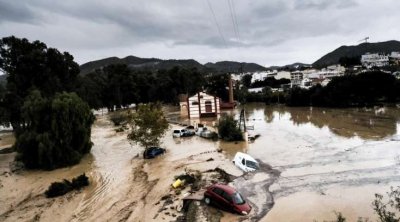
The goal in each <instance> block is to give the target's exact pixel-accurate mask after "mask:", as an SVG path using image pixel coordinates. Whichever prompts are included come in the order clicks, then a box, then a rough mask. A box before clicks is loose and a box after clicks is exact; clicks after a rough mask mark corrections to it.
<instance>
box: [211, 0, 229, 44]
mask: <svg viewBox="0 0 400 222" xmlns="http://www.w3.org/2000/svg"><path fill="white" fill-rule="evenodd" d="M207 3H208V7H209V8H210V11H211V14H212V16H213V18H214V22H215V25H216V26H217V29H218V32H219V35H220V37H221V39H222V41H223V42H224V45H225V47H227V44H226V41H225V38H224V35H223V34H222V31H221V28H220V26H219V24H218V21H217V17H216V16H215V13H214V10H213V8H212V6H211V3H210V1H209V0H207Z"/></svg>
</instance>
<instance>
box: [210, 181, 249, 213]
mask: <svg viewBox="0 0 400 222" xmlns="http://www.w3.org/2000/svg"><path fill="white" fill-rule="evenodd" d="M204 202H206V204H208V205H209V204H213V205H215V206H217V207H220V208H222V209H225V210H227V211H234V212H236V213H239V214H242V215H247V214H248V213H249V212H250V211H251V206H250V205H249V204H248V203H247V202H246V201H245V200H244V199H243V197H242V195H240V193H239V192H237V191H236V190H235V189H234V188H233V187H230V186H227V185H223V184H214V185H211V186H209V187H208V188H207V190H206V192H205V193H204Z"/></svg>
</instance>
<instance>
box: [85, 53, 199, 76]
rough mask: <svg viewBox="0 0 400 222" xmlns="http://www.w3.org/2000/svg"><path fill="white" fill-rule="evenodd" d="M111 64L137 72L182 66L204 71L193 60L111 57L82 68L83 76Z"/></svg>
mask: <svg viewBox="0 0 400 222" xmlns="http://www.w3.org/2000/svg"><path fill="white" fill-rule="evenodd" d="M111 64H125V65H127V66H128V67H129V68H131V69H137V70H143V69H146V70H151V71H154V70H158V69H169V68H172V67H174V66H182V67H189V68H192V67H196V68H198V69H203V68H204V67H203V66H202V65H201V64H200V63H198V62H197V61H195V60H193V59H187V60H175V59H170V60H162V59H157V58H139V57H136V56H127V57H125V58H122V59H120V58H118V57H110V58H105V59H100V60H96V61H91V62H88V63H85V64H82V65H81V66H80V69H81V74H82V75H85V74H88V73H90V72H92V71H94V70H96V69H99V68H102V67H104V66H108V65H111Z"/></svg>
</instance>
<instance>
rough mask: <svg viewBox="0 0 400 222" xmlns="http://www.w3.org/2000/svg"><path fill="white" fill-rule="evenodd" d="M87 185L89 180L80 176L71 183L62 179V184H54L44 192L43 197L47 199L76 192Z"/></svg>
mask: <svg viewBox="0 0 400 222" xmlns="http://www.w3.org/2000/svg"><path fill="white" fill-rule="evenodd" d="M88 185H89V178H88V177H87V176H86V175H85V174H82V175H80V176H78V177H76V178H73V179H72V183H71V182H70V181H69V180H66V179H64V180H63V182H54V183H52V184H51V185H50V186H49V188H48V189H47V190H46V192H45V195H46V197H47V198H51V197H58V196H62V195H64V194H66V193H68V192H70V191H72V190H74V189H75V190H78V189H80V188H82V187H84V186H88Z"/></svg>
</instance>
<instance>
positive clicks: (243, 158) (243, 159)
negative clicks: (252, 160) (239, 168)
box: [242, 158, 246, 166]
mask: <svg viewBox="0 0 400 222" xmlns="http://www.w3.org/2000/svg"><path fill="white" fill-rule="evenodd" d="M242 164H243V166H246V164H245V163H244V158H243V159H242Z"/></svg>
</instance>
